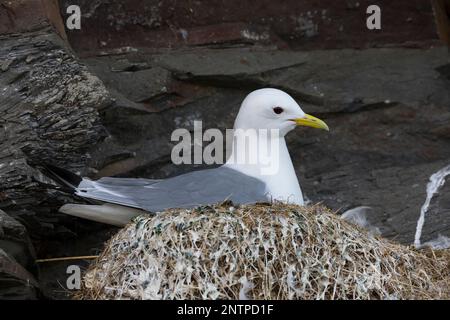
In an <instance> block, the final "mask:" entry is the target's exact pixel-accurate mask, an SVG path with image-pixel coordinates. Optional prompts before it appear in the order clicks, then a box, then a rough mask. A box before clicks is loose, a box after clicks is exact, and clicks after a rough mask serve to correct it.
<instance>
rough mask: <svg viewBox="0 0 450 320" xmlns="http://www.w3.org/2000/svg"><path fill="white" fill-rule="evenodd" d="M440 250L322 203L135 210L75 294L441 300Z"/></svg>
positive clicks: (449, 287)
mask: <svg viewBox="0 0 450 320" xmlns="http://www.w3.org/2000/svg"><path fill="white" fill-rule="evenodd" d="M449 257H450V255H449V254H448V252H445V251H441V252H438V251H432V250H431V249H425V250H420V251H419V250H415V249H414V248H412V247H407V246H403V245H400V244H395V243H393V242H390V241H388V240H386V239H382V238H380V237H377V236H374V235H371V234H369V233H368V232H366V231H365V230H363V229H361V228H359V227H357V226H355V225H352V224H350V223H348V222H346V221H344V220H342V219H340V218H339V216H337V215H336V214H334V213H333V212H331V211H330V210H328V209H327V208H324V207H323V206H319V205H316V206H307V207H299V206H293V205H284V204H279V203H275V204H272V205H268V204H257V205H252V206H233V205H232V204H230V203H223V204H220V205H216V206H206V207H199V208H196V209H192V210H186V209H173V210H168V211H166V212H164V213H161V214H159V215H156V216H148V215H147V216H140V217H138V218H136V219H135V220H134V221H133V223H131V224H129V225H128V226H126V227H125V228H124V229H122V230H121V231H120V232H118V233H117V234H116V235H115V236H114V237H113V238H112V239H111V240H110V241H109V242H108V243H107V244H106V248H105V249H104V251H103V253H102V254H101V255H100V256H99V258H98V259H97V260H96V261H95V262H94V263H93V264H92V265H91V266H90V267H89V269H88V270H87V272H86V273H85V275H84V277H83V282H82V289H81V290H80V291H79V292H78V293H77V295H76V298H78V299H445V298H447V299H448V298H449V297H450V278H449V270H450V269H449V268H450V259H449Z"/></svg>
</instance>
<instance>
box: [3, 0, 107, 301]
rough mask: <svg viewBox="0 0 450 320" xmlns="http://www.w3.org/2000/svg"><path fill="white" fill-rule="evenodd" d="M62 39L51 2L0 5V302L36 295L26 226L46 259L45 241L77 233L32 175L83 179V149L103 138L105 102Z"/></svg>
mask: <svg viewBox="0 0 450 320" xmlns="http://www.w3.org/2000/svg"><path fill="white" fill-rule="evenodd" d="M65 38H66V37H65V32H64V27H63V23H62V20H61V17H60V15H59V7H58V2H57V1H54V0H50V1H27V0H24V1H0V147H1V148H0V208H2V209H4V210H5V211H6V212H7V213H8V214H9V216H8V215H6V214H3V212H1V214H0V249H1V253H0V288H1V289H0V297H1V298H12V299H17V298H22V299H23V298H27V299H28V298H36V296H37V293H38V289H37V288H38V284H37V281H36V280H34V277H33V276H36V275H37V272H36V268H37V267H36V265H35V258H36V257H35V256H34V252H33V251H34V250H33V249H32V246H31V245H30V242H29V239H28V235H27V233H26V232H25V227H26V230H28V232H29V234H30V237H31V238H32V239H33V241H34V244H35V246H36V249H37V251H38V253H39V255H41V256H45V257H46V256H48V254H50V255H53V254H55V255H58V252H54V253H49V252H48V249H49V247H50V246H48V244H49V242H51V240H53V241H56V242H59V243H62V242H63V241H64V240H67V239H70V238H71V239H73V238H74V237H75V236H76V235H77V232H82V231H83V230H84V225H83V224H81V225H80V224H77V223H74V220H73V219H70V218H69V219H68V217H67V216H64V215H62V214H58V213H57V208H58V207H59V206H60V205H61V204H62V203H63V202H65V201H66V198H65V195H64V194H62V193H61V192H60V190H59V189H58V188H57V187H56V186H55V185H54V184H53V183H52V182H51V181H50V180H48V179H46V178H45V177H44V176H43V175H42V173H41V171H40V170H39V168H40V166H42V164H43V163H50V164H51V163H53V164H56V165H60V166H64V167H68V168H71V169H72V170H74V171H78V172H82V171H83V170H84V169H85V164H86V161H87V158H88V157H89V155H88V153H87V151H88V149H89V148H90V147H91V146H92V145H93V144H96V143H97V142H98V141H99V140H101V139H103V138H104V137H105V136H106V132H105V131H104V128H103V127H102V125H101V123H100V121H99V117H98V111H97V108H102V107H105V106H107V105H108V104H109V103H111V98H110V95H109V93H108V91H107V90H106V89H105V87H104V86H103V84H102V83H101V81H100V80H99V79H98V78H97V77H95V76H94V75H92V74H90V73H89V71H88V70H87V68H86V67H85V66H84V65H82V64H81V63H80V62H79V61H78V60H77V58H76V57H75V56H74V54H73V52H72V50H71V48H70V47H69V45H68V43H67V42H66V41H65ZM13 217H14V218H16V219H17V221H20V222H21V224H19V223H18V222H17V221H16V220H14V219H13ZM91 230H92V229H91ZM43 241H44V242H43Z"/></svg>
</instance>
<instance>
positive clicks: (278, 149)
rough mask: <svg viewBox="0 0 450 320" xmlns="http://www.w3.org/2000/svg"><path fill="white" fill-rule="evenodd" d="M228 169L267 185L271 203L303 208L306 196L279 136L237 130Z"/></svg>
mask: <svg viewBox="0 0 450 320" xmlns="http://www.w3.org/2000/svg"><path fill="white" fill-rule="evenodd" d="M231 150H232V151H231V153H230V156H229V157H228V160H227V162H226V163H225V166H227V167H230V168H232V169H234V170H236V171H239V172H241V173H244V174H246V175H249V176H252V177H255V178H257V179H259V180H261V181H263V182H264V183H265V184H266V189H267V190H266V192H267V196H268V200H279V201H283V202H289V203H295V204H300V205H303V196H302V192H301V189H300V185H299V183H298V179H297V175H296V174H295V170H294V166H293V164H292V161H291V157H290V155H289V151H288V148H287V146H286V141H285V139H284V137H283V136H280V135H279V134H274V135H271V134H270V133H268V134H264V133H259V132H256V137H255V136H253V135H251V134H249V133H248V132H247V131H239V130H235V133H234V136H233V143H232V149H231Z"/></svg>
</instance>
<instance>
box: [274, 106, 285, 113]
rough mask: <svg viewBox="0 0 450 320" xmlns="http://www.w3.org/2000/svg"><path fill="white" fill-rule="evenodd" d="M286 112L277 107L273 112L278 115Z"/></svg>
mask: <svg viewBox="0 0 450 320" xmlns="http://www.w3.org/2000/svg"><path fill="white" fill-rule="evenodd" d="M283 111H284V110H283V108H282V107H275V108H273V112H275V113H276V114H280V113H282V112H283Z"/></svg>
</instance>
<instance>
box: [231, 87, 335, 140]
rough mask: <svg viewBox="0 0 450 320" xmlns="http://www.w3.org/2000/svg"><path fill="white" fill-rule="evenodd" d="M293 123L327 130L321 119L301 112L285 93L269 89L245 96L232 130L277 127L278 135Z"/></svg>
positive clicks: (292, 127)
mask: <svg viewBox="0 0 450 320" xmlns="http://www.w3.org/2000/svg"><path fill="white" fill-rule="evenodd" d="M296 126H306V127H312V128H318V129H324V130H327V131H328V130H329V129H328V126H327V124H326V123H325V122H323V121H322V120H320V119H318V118H316V117H313V116H311V115H309V114H306V113H305V112H303V110H302V108H301V107H300V106H299V105H298V103H297V102H296V101H295V100H294V99H293V98H292V97H291V96H290V95H288V94H287V93H286V92H284V91H281V90H278V89H272V88H265V89H259V90H255V91H253V92H251V93H250V94H249V95H247V97H246V98H245V99H244V101H243V102H242V104H241V108H240V109H239V113H238V115H237V117H236V121H235V123H234V128H235V129H245V130H246V129H256V130H260V129H268V130H271V129H277V130H279V133H280V135H281V136H282V137H284V136H285V135H286V134H287V133H288V132H289V131H291V130H293V129H294V128H295V127H296Z"/></svg>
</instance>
